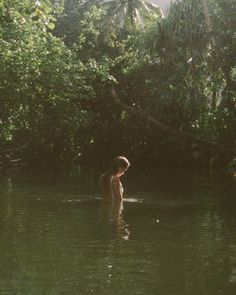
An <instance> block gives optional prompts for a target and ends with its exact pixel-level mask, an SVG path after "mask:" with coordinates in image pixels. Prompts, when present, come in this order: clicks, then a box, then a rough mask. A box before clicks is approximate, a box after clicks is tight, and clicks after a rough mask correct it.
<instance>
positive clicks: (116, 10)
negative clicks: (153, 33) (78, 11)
mask: <svg viewBox="0 0 236 295" xmlns="http://www.w3.org/2000/svg"><path fill="white" fill-rule="evenodd" d="M94 4H95V5H98V6H101V7H104V8H105V9H106V10H107V12H108V14H107V16H108V19H107V20H108V22H109V23H110V24H113V25H115V26H118V27H120V28H123V27H124V26H125V25H127V24H130V25H132V26H134V27H142V28H143V27H145V25H146V24H147V23H148V22H150V21H152V20H155V19H160V18H161V17H162V11H161V9H160V8H159V7H158V6H157V5H156V4H153V3H150V2H149V1H147V0H100V1H99V0H84V4H83V5H84V6H86V7H89V6H91V5H94Z"/></svg>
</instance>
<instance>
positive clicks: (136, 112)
mask: <svg viewBox="0 0 236 295" xmlns="http://www.w3.org/2000/svg"><path fill="white" fill-rule="evenodd" d="M110 92H111V96H112V98H113V100H114V102H115V103H116V104H117V105H119V106H120V107H121V108H122V109H124V110H126V111H127V112H129V113H130V114H133V115H134V116H136V117H139V118H142V119H143V120H144V121H146V122H148V123H151V124H153V125H154V126H156V127H158V128H159V129H161V130H163V131H165V132H167V133H170V134H173V135H175V136H180V137H182V138H189V139H192V140H193V141H197V142H200V143H205V144H207V145H209V146H212V147H214V148H217V149H221V150H224V151H227V152H229V153H232V154H236V149H235V148H230V147H228V146H226V145H224V144H221V143H218V142H216V141H214V140H210V139H207V138H203V137H200V136H197V135H192V134H190V133H188V132H185V131H180V130H177V129H173V128H171V127H169V126H167V125H165V124H163V123H162V122H160V121H159V120H157V119H156V118H154V117H153V116H151V115H149V114H147V113H145V112H143V111H139V110H137V109H135V108H134V107H131V106H129V105H127V104H126V103H124V102H123V101H122V100H121V99H120V98H119V96H118V94H117V92H116V91H115V89H114V87H111V89H110Z"/></svg>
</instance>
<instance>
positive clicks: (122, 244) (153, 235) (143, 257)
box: [0, 172, 236, 295]
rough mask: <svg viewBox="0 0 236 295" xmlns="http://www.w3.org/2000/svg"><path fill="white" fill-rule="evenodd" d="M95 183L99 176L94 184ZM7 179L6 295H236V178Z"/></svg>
mask: <svg viewBox="0 0 236 295" xmlns="http://www.w3.org/2000/svg"><path fill="white" fill-rule="evenodd" d="M95 178H96V177H95ZM124 186H125V188H126V199H125V201H124V203H123V204H121V205H119V204H103V203H102V201H101V199H100V196H99V193H98V190H97V185H96V182H95V181H93V180H91V179H90V180H89V181H85V180H84V179H83V180H80V181H79V180H78V181H77V180H75V179H73V180H72V181H71V180H70V178H57V179H56V180H55V179H54V178H53V177H51V178H50V179H49V180H47V181H45V179H42V178H33V179H32V178H31V177H25V178H22V177H21V178H20V177H19V176H17V177H16V176H15V177H11V176H7V177H2V181H1V186H0V194H1V219H0V230H1V232H0V234H1V238H0V260H1V272H0V294H1V295H8V294H24V295H25V294H30V295H35V294H56V295H59V294H66V295H67V294H73V295H74V294H82V295H84V294H102V295H103V294H104V295H106V294H109V295H113V294H114V295H118V294H122V295H124V294H140V295H149V294H150V295H152V294H153V295H154V294H155V295H156V294H160V295H183V294H186V295H195V294H196V295H199V294H201V295H216V294H222V295H234V294H236V214H235V212H236V179H233V178H231V177H225V178H222V177H220V176H218V177H209V176H199V175H198V176H190V175H182V176H181V177H180V176H179V175H178V176H177V175H175V176H167V175H165V176H163V175H162V176H160V175H159V176H153V175H152V177H150V176H149V177H145V176H144V175H140V176H137V175H136V176H135V177H132V172H131V173H130V175H129V176H128V177H126V178H124Z"/></svg>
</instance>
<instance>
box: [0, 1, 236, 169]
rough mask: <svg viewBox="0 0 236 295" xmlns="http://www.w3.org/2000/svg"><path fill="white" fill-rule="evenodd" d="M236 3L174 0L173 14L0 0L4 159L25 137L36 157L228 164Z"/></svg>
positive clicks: (233, 117) (31, 157) (234, 117)
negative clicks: (127, 157) (116, 157)
mask: <svg viewBox="0 0 236 295" xmlns="http://www.w3.org/2000/svg"><path fill="white" fill-rule="evenodd" d="M235 12H236V4H235V1H233V0H208V1H207V0H201V1H195V0H182V1H175V2H174V3H172V5H171V6H170V8H169V11H168V14H167V16H166V17H163V16H162V14H161V10H160V9H159V8H158V7H157V6H155V5H152V4H150V3H149V2H147V1H139V0H136V1H95V0H94V1H82V0H81V1H75V0H64V1H62V0H61V1H60V0H54V1H49V0H42V1H30V0H21V1H20V0H15V1H10V0H1V1H0V48H1V59H0V65H1V70H0V75H1V77H0V144H1V145H0V161H1V163H2V165H4V163H5V162H6V161H5V160H4V159H5V158H6V156H8V154H9V157H10V158H11V153H8V152H5V151H7V150H9V149H11V148H14V147H15V148H17V147H19V146H24V149H21V150H19V151H18V150H17V156H19V157H20V158H22V160H23V161H24V162H26V163H31V164H39V163H48V164H55V165H61V164H63V165H71V164H73V163H78V162H81V163H82V162H86V163H88V162H89V163H94V162H99V161H100V158H103V160H104V161H105V159H106V158H110V157H113V156H115V155H117V154H126V155H128V156H129V157H131V158H132V159H135V161H137V162H139V163H141V164H142V165H146V164H147V165H149V164H150V163H151V164H152V165H157V164H158V165H160V164H163V165H173V164H175V165H176V166H178V165H180V166H183V167H186V166H189V165H199V166H203V167H209V166H214V167H216V168H217V169H219V167H220V166H222V164H223V165H225V163H227V162H228V161H229V160H230V159H231V158H232V157H233V156H234V155H235V143H236V136H235V131H234V130H235V127H236V95H235V93H236V55H235V52H236V50H235V49H236V30H235V28H236V23H235V22H236V21H235ZM112 89H113V92H112V93H113V94H114V93H115V95H113V94H112V93H111V90H112ZM150 118H153V120H150ZM155 163H156V164H155Z"/></svg>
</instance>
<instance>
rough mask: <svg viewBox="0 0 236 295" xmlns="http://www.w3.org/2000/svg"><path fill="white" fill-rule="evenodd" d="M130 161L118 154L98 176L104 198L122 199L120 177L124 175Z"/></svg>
mask: <svg viewBox="0 0 236 295" xmlns="http://www.w3.org/2000/svg"><path fill="white" fill-rule="evenodd" d="M129 166H130V163H129V161H128V159H127V158H125V157H122V156H119V157H116V158H115V159H114V160H113V161H112V162H111V164H110V166H109V167H108V169H107V170H106V172H105V173H104V174H102V175H101V177H100V188H101V193H102V197H103V199H104V200H108V201H109V200H117V201H119V200H120V201H121V200H122V199H123V192H124V190H123V186H122V183H121V181H120V177H121V176H122V175H124V173H125V171H126V170H127V169H128V168H129Z"/></svg>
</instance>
